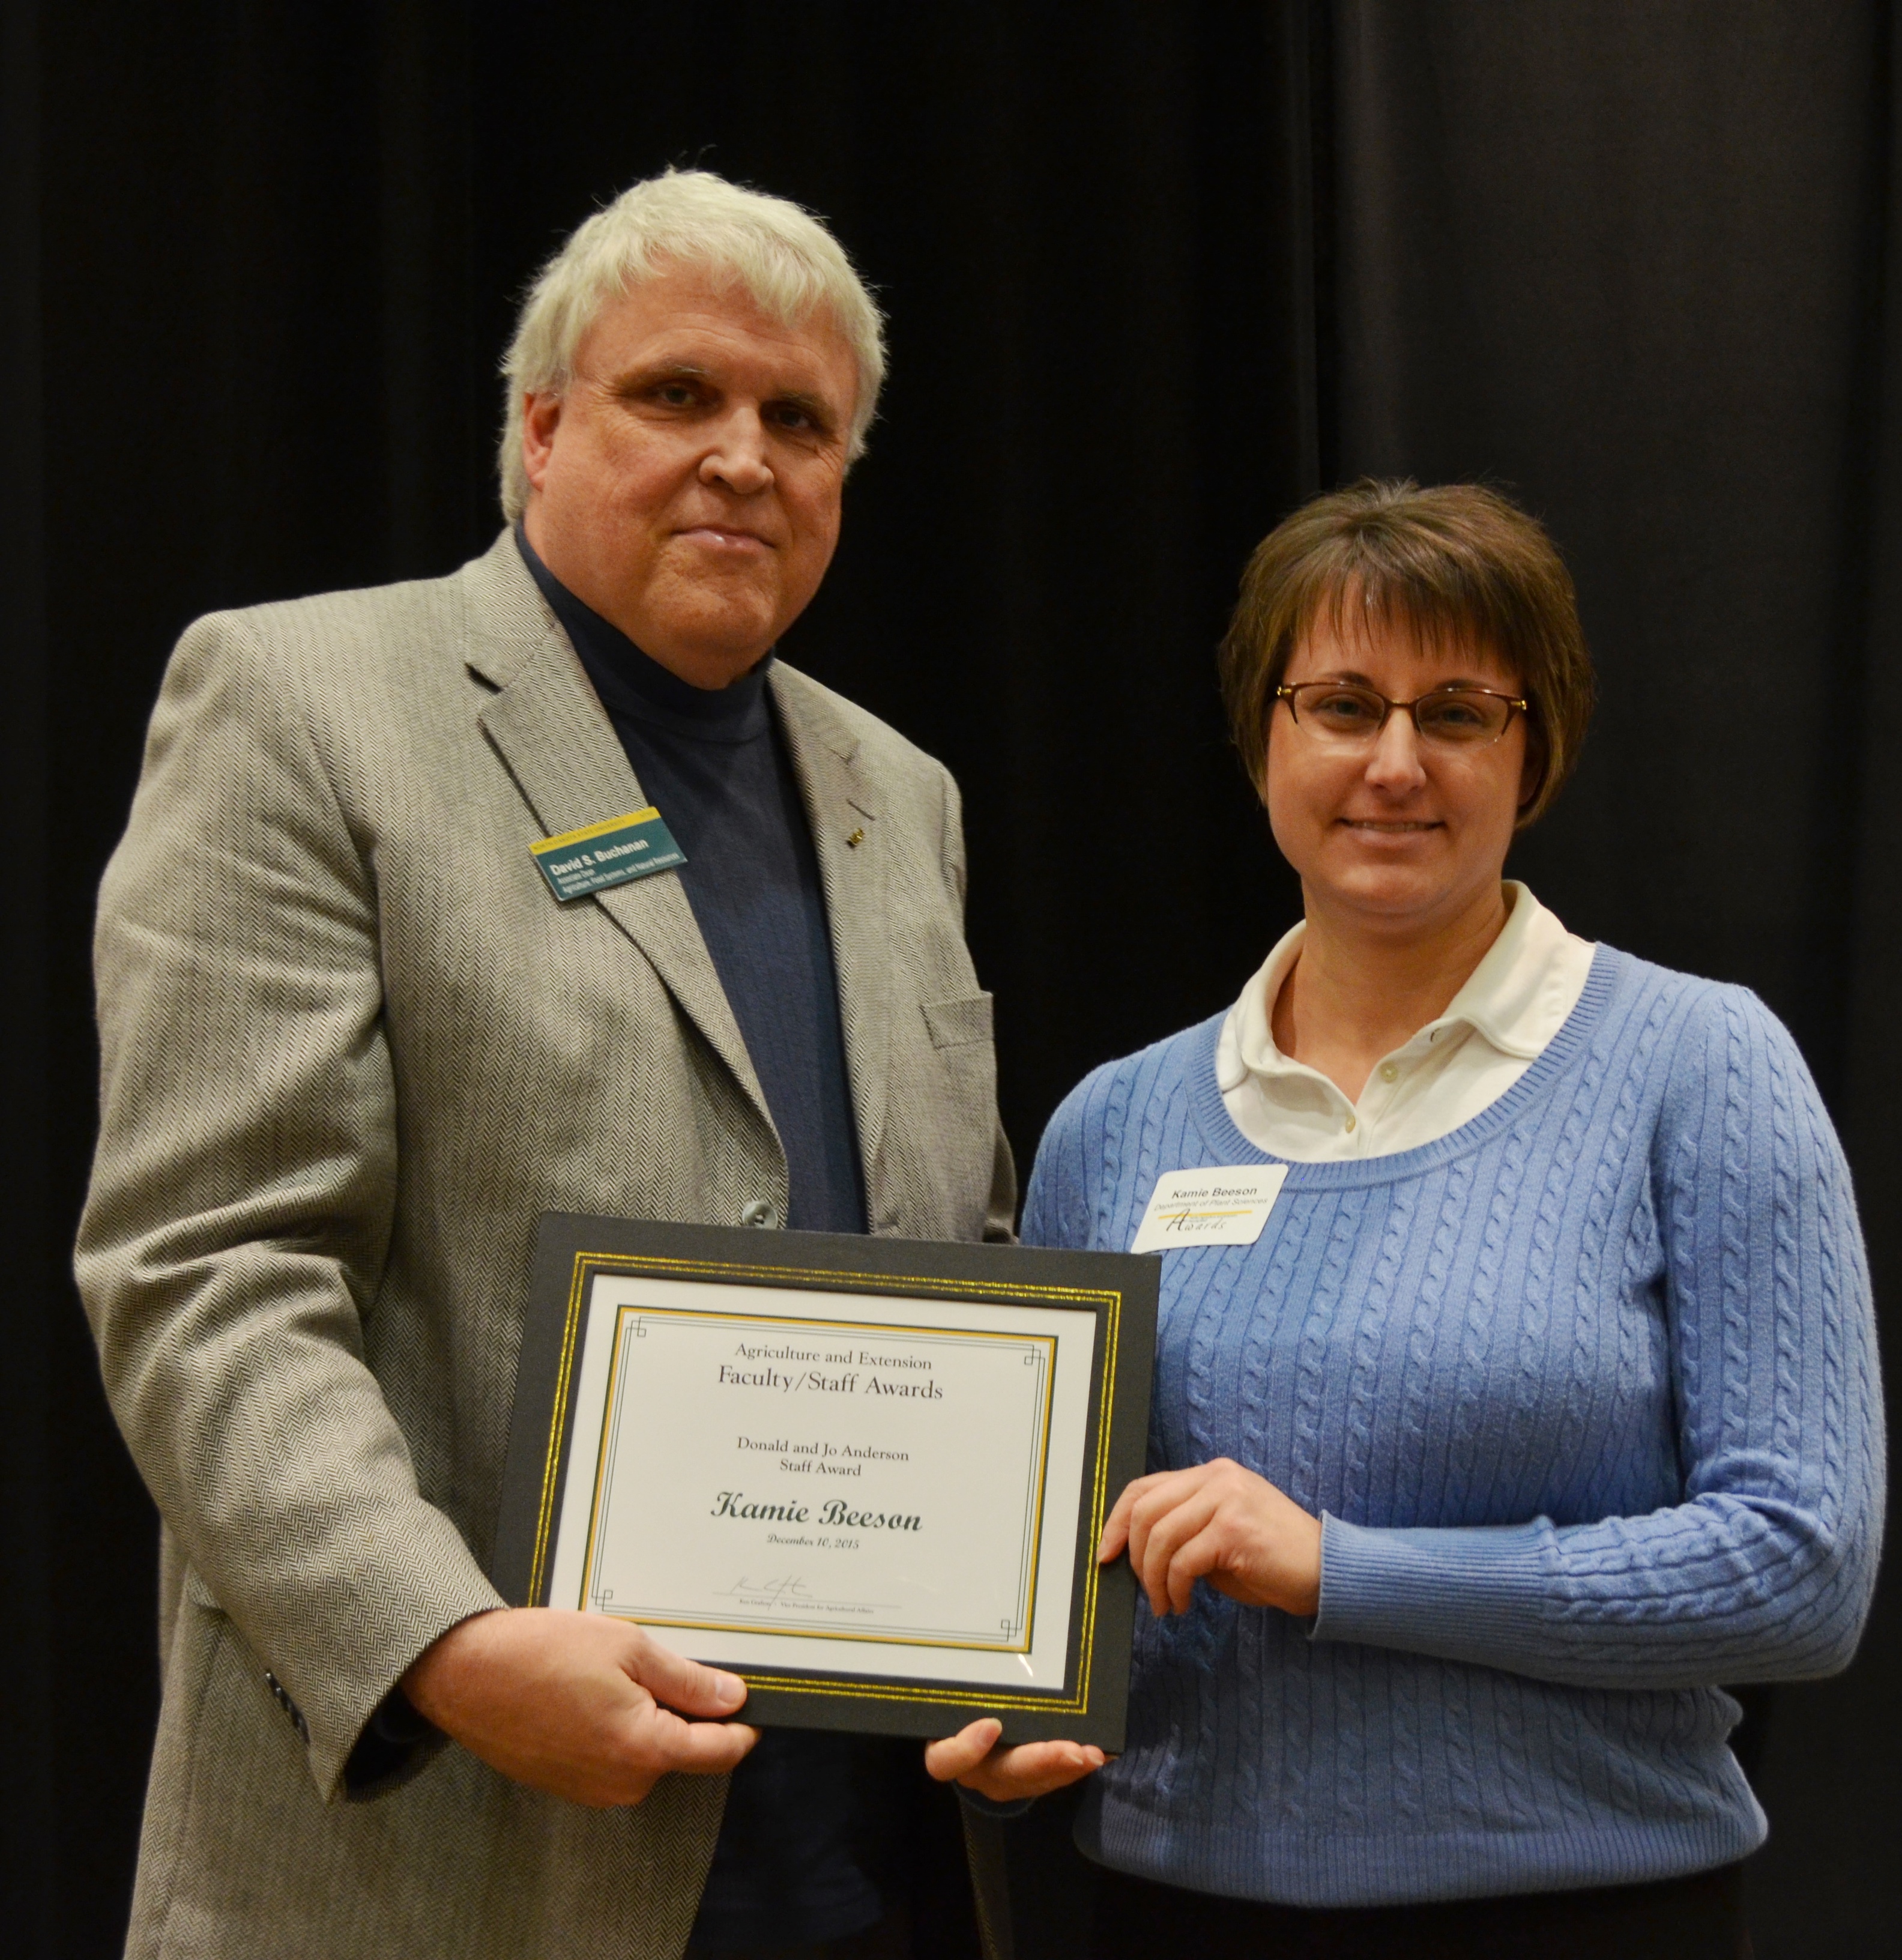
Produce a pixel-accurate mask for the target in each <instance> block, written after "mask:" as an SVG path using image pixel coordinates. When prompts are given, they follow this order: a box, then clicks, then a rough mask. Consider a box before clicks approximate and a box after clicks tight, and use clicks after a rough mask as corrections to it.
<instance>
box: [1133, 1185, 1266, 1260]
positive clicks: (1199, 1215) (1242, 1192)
mask: <svg viewBox="0 0 1902 1960" xmlns="http://www.w3.org/2000/svg"><path fill="white" fill-rule="evenodd" d="M1287 1174H1288V1167H1287V1165H1286V1164H1221V1165H1218V1166H1216V1167H1215V1168H1214V1169H1211V1170H1169V1171H1165V1172H1164V1173H1163V1175H1162V1176H1160V1177H1159V1178H1158V1179H1156V1188H1155V1190H1154V1191H1153V1192H1151V1193H1150V1201H1149V1209H1148V1210H1147V1211H1145V1212H1144V1213H1143V1222H1142V1223H1141V1224H1140V1225H1139V1226H1137V1228H1136V1236H1135V1237H1134V1239H1132V1240H1131V1242H1130V1248H1129V1249H1130V1250H1131V1252H1169V1251H1171V1250H1172V1249H1174V1248H1175V1247H1177V1246H1252V1245H1253V1244H1254V1243H1255V1240H1256V1239H1258V1238H1260V1237H1261V1228H1262V1227H1263V1226H1264V1225H1265V1224H1266V1223H1267V1222H1268V1214H1269V1213H1270V1212H1271V1211H1273V1210H1274V1201H1275V1200H1276V1198H1278V1197H1279V1196H1280V1193H1281V1185H1282V1182H1283V1179H1285V1178H1286V1177H1287Z"/></svg>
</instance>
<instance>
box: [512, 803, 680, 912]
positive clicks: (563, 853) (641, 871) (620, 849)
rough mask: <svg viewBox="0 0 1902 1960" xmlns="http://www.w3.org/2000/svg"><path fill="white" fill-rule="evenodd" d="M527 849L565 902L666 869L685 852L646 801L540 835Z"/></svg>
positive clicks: (549, 884) (555, 891)
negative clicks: (634, 807) (576, 826)
mask: <svg viewBox="0 0 1902 1960" xmlns="http://www.w3.org/2000/svg"><path fill="white" fill-rule="evenodd" d="M528 848H529V851H530V854H532V855H533V858H534V860H535V865H536V870H539V872H540V873H541V874H542V877H545V879H546V880H548V888H549V890H550V891H551V892H552V893H554V894H555V896H556V897H557V898H558V899H561V900H562V901H563V902H564V903H565V902H567V901H568V899H584V898H586V897H587V895H588V894H589V893H590V892H603V891H606V889H607V888H608V887H609V886H610V885H625V883H627V882H628V880H629V879H630V878H644V877H648V876H649V875H650V873H654V872H655V871H671V870H673V868H674V867H675V866H676V864H685V863H686V861H687V854H686V853H685V851H682V849H681V848H680V846H679V845H677V844H676V843H675V842H674V841H673V832H672V831H670V829H668V828H667V826H666V819H664V818H663V816H661V814H660V811H658V810H656V809H655V808H654V806H653V805H652V804H651V803H650V804H649V805H648V806H647V808H646V809H645V810H635V811H634V812H632V813H631V814H630V815H628V816H610V817H609V818H608V819H606V821H605V822H603V823H588V824H584V825H583V826H581V828H580V829H579V830H565V831H563V832H562V833H561V835H560V836H559V837H545V838H542V841H541V842H540V843H539V844H531V845H530V846H529V847H528Z"/></svg>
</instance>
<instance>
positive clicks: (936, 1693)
mask: <svg viewBox="0 0 1902 1960" xmlns="http://www.w3.org/2000/svg"><path fill="white" fill-rule="evenodd" d="M610 1273H614V1274H647V1275H648V1276H650V1278H657V1279H682V1280H688V1279H718V1280H736V1281H741V1282H742V1283H746V1284H758V1283H759V1281H762V1280H773V1281H780V1282H781V1283H783V1284H786V1285H787V1286H788V1287H791V1288H793V1289H794V1290H799V1291H803V1292H806V1293H812V1292H816V1291H818V1290H821V1289H822V1288H828V1287H829V1288H832V1289H835V1290H836V1289H843V1290H846V1291H848V1292H852V1293H874V1294H877V1295H879V1296H881V1297H889V1296H890V1295H891V1294H892V1293H893V1292H897V1293H899V1294H900V1295H901V1296H904V1295H909V1296H911V1297H914V1298H918V1299H937V1300H987V1301H989V1302H991V1303H993V1304H994V1305H997V1306H1012V1305H1014V1304H1016V1303H1019V1302H1021V1301H1024V1300H1048V1301H1051V1302H1052V1303H1056V1302H1062V1303H1065V1304H1067V1305H1071V1306H1094V1307H1096V1309H1097V1310H1098V1313H1099V1317H1100V1319H1101V1321H1102V1330H1103V1341H1102V1360H1101V1364H1100V1366H1101V1377H1100V1379H1101V1383H1102V1395H1101V1397H1100V1398H1099V1403H1098V1408H1097V1418H1096V1441H1095V1451H1094V1459H1093V1465H1092V1472H1091V1477H1090V1494H1089V1545H1090V1546H1091V1547H1092V1548H1094V1547H1095V1546H1096V1545H1097V1544H1098V1543H1099V1542H1100V1541H1101V1539H1102V1535H1103V1519H1104V1518H1105V1515H1106V1514H1107V1510H1108V1483H1109V1435H1110V1424H1111V1418H1112V1414H1113V1411H1114V1406H1115V1395H1116V1358H1117V1344H1118V1337H1119V1335H1120V1334H1121V1319H1122V1305H1123V1297H1122V1295H1121V1293H1118V1292H1115V1291H1112V1290H1106V1289H1102V1288H1098V1287H1052V1286H1034V1285H1032V1286H1023V1285H1013V1286H1010V1287H1000V1286H997V1285H994V1284H987V1283H985V1282H984V1281H979V1280H958V1279H949V1278H944V1277H943V1276H941V1275H940V1274H934V1273H905V1274H895V1275H894V1274H883V1273H880V1274H868V1273H864V1272H849V1271H841V1272H832V1271H825V1270H824V1269H822V1268H816V1267H812V1266H778V1265H766V1264H765V1263H764V1262H761V1263H759V1264H755V1263H754V1262H752V1261H750V1260H749V1261H747V1262H745V1263H744V1264H740V1263H737V1262H733V1261H731V1260H725V1259H683V1258H666V1257H664V1256H663V1255H660V1254H657V1253H640V1252H577V1253H576V1254H575V1255H574V1269H573V1277H572V1278H571V1281H570V1283H569V1287H568V1314H567V1318H566V1319H565V1322H564V1324H563V1326H562V1330H561V1363H560V1367H559V1368H558V1370H557V1373H556V1375H555V1403H554V1408H553V1410H552V1414H551V1416H550V1419H549V1438H548V1449H547V1453H546V1456H545V1458H544V1459H543V1465H542V1497H541V1506H540V1509H539V1512H538V1513H537V1515H536V1526H535V1551H534V1557H533V1562H532V1564H531V1565H530V1580H529V1583H530V1592H529V1597H530V1599H541V1598H542V1596H543V1594H544V1589H545V1586H546V1583H547V1578H548V1561H549V1554H550V1552H551V1551H552V1548H553V1543H554V1534H555V1491H556V1487H557V1484H558V1479H559V1477H560V1474H561V1438H562V1436H563V1434H564V1433H565V1431H566V1430H567V1427H568V1402H569V1399H570V1397H571V1394H572V1392H573V1386H574V1367H575V1360H576V1357H577V1352H578V1348H579V1343H580V1327H581V1313H582V1309H583V1306H584V1304H585V1303H586V1302H587V1297H588V1292H589V1289H590V1286H591V1285H592V1284H593V1281H594V1280H595V1279H596V1278H600V1277H602V1276H603V1275H606V1274H610ZM765 1317H766V1316H755V1318H765ZM784 1317H785V1318H787V1319H794V1320H797V1319H800V1317H801V1316H797V1315H789V1316H784ZM813 1320H814V1321H815V1322H817V1320H818V1316H816V1315H815V1316H813ZM934 1331H938V1330H934ZM1051 1386H1052V1389H1053V1391H1054V1386H1055V1385H1054V1380H1053V1382H1052V1385H1051ZM1045 1446H1046V1448H1047V1447H1048V1436H1047V1434H1046V1440H1045ZM1040 1535H1041V1534H1040ZM1101 1573H1102V1567H1100V1566H1099V1565H1098V1564H1097V1563H1096V1560H1095V1559H1094V1558H1086V1560H1085V1561H1084V1572H1083V1599H1082V1602H1081V1605H1082V1612H1081V1615H1080V1618H1079V1621H1078V1630H1077V1631H1078V1638H1077V1667H1076V1680H1075V1683H1074V1685H1073V1687H1072V1688H1071V1689H1070V1692H1069V1693H1068V1694H1064V1695H1056V1694H1024V1693H1021V1692H1019V1693H1016V1694H1012V1693H1009V1692H1007V1691H999V1690H997V1689H996V1688H991V1687H989V1686H988V1685H984V1684H983V1683H981V1682H930V1683H923V1682H921V1683H918V1684H916V1685H914V1684H912V1683H911V1682H895V1681H891V1680H888V1679H884V1678H876V1677H874V1678H858V1677H856V1676H852V1675H844V1674H835V1675H787V1674H773V1673H762V1674H749V1673H748V1672H746V1670H745V1669H743V1668H739V1669H734V1670H733V1672H736V1673H737V1674H738V1675H739V1678H741V1679H742V1680H743V1681H744V1682H746V1684H747V1685H748V1686H749V1687H752V1688H772V1689H776V1690H777V1691H779V1692H780V1693H781V1694H813V1695H848V1696H852V1697H855V1698H860V1699H863V1700H865V1701H892V1702H905V1703H917V1704H930V1703H940V1704H941V1703H946V1702H949V1703H955V1704H956V1705H957V1706H958V1707H961V1708H963V1707H971V1708H981V1709H987V1710H996V1711H1004V1710H1025V1709H1029V1710H1043V1711H1045V1712H1046V1713H1053V1714H1077V1715H1081V1714H1086V1713H1088V1712H1089V1686H1090V1674H1091V1669H1092V1666H1093V1660H1094V1654H1095V1647H1096V1638H1095V1636H1096V1602H1097V1593H1098V1590H1099V1584H1100V1580H1101ZM1032 1612H1035V1586H1034V1585H1033V1586H1032ZM748 1631H755V1630H753V1629H749V1630H748ZM824 1637H825V1636H823V1635H801V1636H800V1638H814V1639H818V1638H824Z"/></svg>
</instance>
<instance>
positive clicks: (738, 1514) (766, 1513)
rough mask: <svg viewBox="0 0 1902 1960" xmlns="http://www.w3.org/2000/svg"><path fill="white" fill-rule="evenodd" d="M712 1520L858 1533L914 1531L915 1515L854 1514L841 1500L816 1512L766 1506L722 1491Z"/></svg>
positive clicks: (794, 1506)
mask: <svg viewBox="0 0 1902 1960" xmlns="http://www.w3.org/2000/svg"><path fill="white" fill-rule="evenodd" d="M712 1516H714V1517H717V1518H748V1519H758V1520H759V1521H760V1522H762V1523H773V1524H782V1525H806V1524H813V1525H843V1526H846V1527H847V1528H848V1529H852V1530H858V1531H916V1530H918V1529H919V1521H918V1514H917V1513H915V1512H899V1511H855V1510H853V1508H852V1507H851V1505H850V1504H848V1503H846V1501H845V1500H844V1498H843V1497H828V1498H827V1499H826V1500H825V1503H822V1504H821V1505H820V1506H819V1509H818V1510H816V1511H814V1510H813V1509H812V1508H811V1507H809V1506H808V1505H806V1504H801V1503H790V1502H789V1503H783V1504H768V1503H762V1502H761V1501H760V1500H759V1499H758V1498H756V1497H748V1496H747V1495H746V1492H745V1491H721V1492H720V1494H719V1495H718V1496H717V1497H715V1498H714V1507H713V1511H712Z"/></svg>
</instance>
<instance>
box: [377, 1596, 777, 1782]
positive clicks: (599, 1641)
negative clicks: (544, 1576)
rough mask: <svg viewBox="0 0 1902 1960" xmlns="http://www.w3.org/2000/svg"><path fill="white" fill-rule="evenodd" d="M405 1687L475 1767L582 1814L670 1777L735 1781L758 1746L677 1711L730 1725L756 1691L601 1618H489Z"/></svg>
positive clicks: (539, 1613)
mask: <svg viewBox="0 0 1902 1960" xmlns="http://www.w3.org/2000/svg"><path fill="white" fill-rule="evenodd" d="M402 1686H403V1692H404V1693H405V1694H406V1695H408V1696H409V1699H410V1701H411V1704H412V1705H413V1706H414V1707H415V1709H416V1710H417V1712H418V1713H419V1714H421V1715H425V1716H427V1717H428V1719H429V1720H431V1721H432V1722H434V1723H435V1725H436V1726H437V1728H439V1729H441V1730H442V1731H443V1732H444V1734H445V1735H447V1736H453V1738H454V1739H456V1741H457V1742H460V1743H461V1744H462V1745H463V1748H466V1749H467V1750H468V1751H469V1753H470V1754H471V1755H477V1756H480V1757H481V1758H482V1761H484V1762H485V1763H487V1764H488V1765H489V1766H490V1767H491V1768H492V1769H498V1770H500V1771H501V1773H502V1774H503V1775H504V1776H506V1777H514V1780H516V1781H517V1783H526V1784H527V1785H528V1786H529V1787H530V1789H531V1790H546V1791H547V1792H548V1793H549V1795H550V1796H565V1797H566V1798H568V1800H569V1801H570V1802H571V1803H589V1804H594V1805H597V1806H606V1805H610V1804H618V1803H639V1802H640V1801H641V1799H642V1798H643V1797H644V1796H646V1795H647V1793H648V1791H649V1790H651V1789H653V1787H654V1785H655V1783H657V1782H658V1781H659V1780H660V1778H661V1777H663V1776H665V1775H666V1774H667V1773H668V1772H669V1771H670V1770H685V1771H697V1772H699V1773H701V1774H707V1773H710V1772H714V1771H720V1770H730V1769H731V1768H733V1765H734V1764H736V1762H738V1761H739V1759H740V1758H741V1757H742V1756H743V1755H745V1754H746V1752H747V1751H748V1750H749V1749H750V1748H752V1745H754V1743H755V1742H758V1741H759V1730H758V1729H749V1728H748V1727H747V1726H746V1725H745V1723H740V1722H727V1721H701V1722H686V1721H682V1720H681V1716H680V1715H679V1714H676V1713H673V1710H676V1709H678V1710H680V1711H681V1713H682V1714H686V1715H701V1716H726V1715H730V1714H732V1713H733V1711H734V1710H735V1709H736V1708H737V1707H739V1704H741V1703H742V1702H743V1701H745V1700H746V1683H745V1682H743V1681H741V1680H740V1679H739V1678H738V1677H737V1676H736V1675H730V1674H723V1673H720V1672H718V1671H717V1669H713V1668H711V1667H702V1666H701V1664H700V1663H698V1661H692V1660H683V1659H682V1658H681V1657H680V1656H679V1655H678V1654H676V1653H670V1652H669V1651H668V1650H667V1649H666V1648H665V1647H661V1646H660V1645H659V1644H658V1643H657V1642H655V1641H654V1640H650V1639H649V1638H648V1637H647V1635H646V1634H644V1633H643V1632H642V1631H641V1630H640V1628H638V1627H631V1626H629V1625H628V1624H627V1623H626V1622H625V1621H620V1620H610V1619H608V1618H606V1617H604V1616H603V1615H601V1614H599V1613H571V1612H558V1611H555V1610H554V1609H552V1608H548V1607H541V1606H530V1607H517V1608H509V1609H502V1610H498V1611H497V1612H489V1613H479V1614H477V1615H475V1618H473V1619H470V1620H464V1621H463V1622H462V1623H461V1624H460V1625H459V1626H454V1627H452V1628H450V1630H449V1631H448V1632H447V1633H446V1634H444V1635H443V1637H441V1639H440V1640H437V1641H436V1642H435V1643H434V1645H433V1646H431V1647H427V1648H425V1650H424V1651H423V1653H421V1655H420V1656H418V1658H417V1659H416V1660H415V1662H414V1663H412V1665H411V1666H410V1669H409V1672H407V1673H406V1674H405V1675H404V1676H403V1678H402ZM663 1703H664V1704H666V1706H664V1707H663V1705H662V1704H663Z"/></svg>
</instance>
